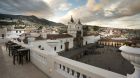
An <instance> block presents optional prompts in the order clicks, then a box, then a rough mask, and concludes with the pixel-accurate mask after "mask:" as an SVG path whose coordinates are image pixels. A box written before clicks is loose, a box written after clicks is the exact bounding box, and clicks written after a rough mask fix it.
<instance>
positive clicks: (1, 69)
mask: <svg viewBox="0 0 140 78" xmlns="http://www.w3.org/2000/svg"><path fill="white" fill-rule="evenodd" d="M12 61H13V59H12V56H9V55H8V52H7V51H6V49H5V46H4V45H3V44H0V78H49V77H48V76H47V75H46V74H45V73H43V72H42V71H41V70H39V69H38V68H37V67H36V66H34V65H33V64H32V63H24V64H23V65H19V64H16V65H14V64H13V62H12Z"/></svg>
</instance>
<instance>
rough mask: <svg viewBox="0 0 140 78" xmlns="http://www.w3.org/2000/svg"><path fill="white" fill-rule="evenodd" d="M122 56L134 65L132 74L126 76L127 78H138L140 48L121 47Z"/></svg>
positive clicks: (139, 71)
mask: <svg viewBox="0 0 140 78" xmlns="http://www.w3.org/2000/svg"><path fill="white" fill-rule="evenodd" d="M120 50H122V53H121V54H122V56H123V57H124V58H125V59H127V60H128V61H130V62H131V64H133V65H134V68H135V71H134V73H133V74H128V75H127V78H140V48H137V47H130V46H122V47H120Z"/></svg>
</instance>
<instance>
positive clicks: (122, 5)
mask: <svg viewBox="0 0 140 78" xmlns="http://www.w3.org/2000/svg"><path fill="white" fill-rule="evenodd" d="M105 10H106V11H105V14H106V12H107V11H109V12H110V14H112V15H111V16H113V17H116V18H118V17H124V16H132V15H135V14H138V13H140V0H133V1H132V0H118V1H117V2H116V3H112V4H111V5H110V6H108V7H106V8H105Z"/></svg>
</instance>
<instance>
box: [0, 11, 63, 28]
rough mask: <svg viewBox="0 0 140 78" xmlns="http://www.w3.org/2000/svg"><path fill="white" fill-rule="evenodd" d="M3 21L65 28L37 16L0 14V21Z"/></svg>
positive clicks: (60, 24)
mask: <svg viewBox="0 0 140 78" xmlns="http://www.w3.org/2000/svg"><path fill="white" fill-rule="evenodd" d="M5 19H9V20H14V19H18V20H26V21H29V22H32V23H36V24H41V25H49V26H65V25H64V24H62V23H56V22H53V21H49V20H47V19H44V18H38V17H37V16H34V15H31V16H26V15H12V14H2V13H0V20H5Z"/></svg>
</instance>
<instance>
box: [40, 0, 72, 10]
mask: <svg viewBox="0 0 140 78" xmlns="http://www.w3.org/2000/svg"><path fill="white" fill-rule="evenodd" d="M43 1H44V2H46V3H48V5H49V6H50V7H51V8H52V9H53V10H54V11H58V10H59V11H67V10H69V9H70V8H71V6H72V4H70V3H68V2H67V0H43Z"/></svg>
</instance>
